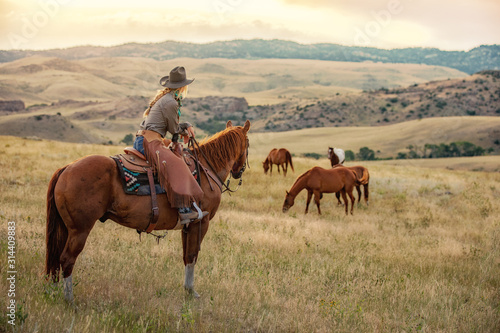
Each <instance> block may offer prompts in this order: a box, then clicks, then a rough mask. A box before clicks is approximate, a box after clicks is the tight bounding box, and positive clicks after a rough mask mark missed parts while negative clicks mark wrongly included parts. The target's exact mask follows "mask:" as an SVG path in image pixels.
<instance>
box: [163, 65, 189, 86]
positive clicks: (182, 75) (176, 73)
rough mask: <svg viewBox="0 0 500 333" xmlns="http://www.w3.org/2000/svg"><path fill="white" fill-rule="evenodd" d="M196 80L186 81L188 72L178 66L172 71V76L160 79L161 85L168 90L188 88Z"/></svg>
mask: <svg viewBox="0 0 500 333" xmlns="http://www.w3.org/2000/svg"><path fill="white" fill-rule="evenodd" d="M193 81H194V79H189V80H188V79H186V70H185V69H184V67H182V66H177V67H175V68H174V69H172V70H171V71H170V75H168V76H164V77H162V78H161V79H160V85H162V86H164V87H167V88H172V89H176V88H181V87H184V86H187V85H188V84H190V83H191V82H193Z"/></svg>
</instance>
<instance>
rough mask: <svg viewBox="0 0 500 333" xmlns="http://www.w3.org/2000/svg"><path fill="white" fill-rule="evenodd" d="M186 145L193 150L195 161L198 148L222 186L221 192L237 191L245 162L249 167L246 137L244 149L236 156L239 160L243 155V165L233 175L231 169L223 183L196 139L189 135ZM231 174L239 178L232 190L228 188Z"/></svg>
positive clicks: (244, 168) (241, 180)
mask: <svg viewBox="0 0 500 333" xmlns="http://www.w3.org/2000/svg"><path fill="white" fill-rule="evenodd" d="M188 146H191V147H193V151H194V154H195V158H196V161H197V162H198V161H199V159H198V154H197V153H196V151H197V150H198V151H199V152H201V154H202V155H203V158H204V159H205V161H206V162H207V164H208V166H209V167H210V169H212V172H213V173H214V175H215V177H217V179H218V180H219V182H220V183H221V184H222V186H223V187H224V189H223V190H222V188H221V191H222V193H224V192H229V194H231V193H233V192H236V191H238V189H239V188H240V186H241V184H242V183H243V178H242V176H243V172H245V170H246V167H247V164H248V168H250V164H249V163H248V147H249V146H250V143H249V141H248V138H247V139H246V144H245V150H244V151H243V152H242V153H241V155H240V157H238V161H239V160H241V159H242V158H243V156H244V155H245V163H244V164H243V166H242V167H241V169H240V170H239V171H238V173H237V174H236V175H233V172H232V171H230V172H229V178H228V180H227V182H226V183H224V181H223V180H222V179H220V177H219V175H218V174H217V172H216V171H215V168H214V167H213V166H212V164H211V163H210V161H209V159H208V158H207V157H206V156H205V153H204V152H203V150H201V149H200V145H199V144H198V141H196V139H195V138H194V137H190V138H189V143H188ZM194 148H196V149H194ZM196 167H197V168H198V164H196ZM197 171H198V170H197ZM198 174H199V172H198ZM231 176H232V177H233V178H235V179H238V178H239V180H240V181H239V182H238V185H237V186H236V189H234V190H232V189H230V188H229V183H230V181H231Z"/></svg>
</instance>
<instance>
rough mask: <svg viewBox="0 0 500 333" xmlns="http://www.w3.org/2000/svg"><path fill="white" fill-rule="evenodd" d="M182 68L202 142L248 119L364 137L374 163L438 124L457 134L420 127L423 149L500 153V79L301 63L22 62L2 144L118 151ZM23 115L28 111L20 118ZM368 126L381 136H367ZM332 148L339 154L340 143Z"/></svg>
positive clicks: (9, 88) (0, 95)
mask: <svg viewBox="0 0 500 333" xmlns="http://www.w3.org/2000/svg"><path fill="white" fill-rule="evenodd" d="M177 64H183V65H185V66H186V67H187V68H188V69H189V70H188V74H190V73H192V74H191V75H189V76H192V77H195V78H196V80H195V82H194V83H193V84H192V85H191V86H190V92H189V98H188V99H187V100H186V101H185V102H184V105H183V109H182V112H183V118H184V119H185V120H187V121H191V122H193V123H194V124H195V125H196V127H197V133H198V134H199V135H200V136H204V135H206V134H210V133H213V132H215V131H218V130H220V129H221V128H223V126H224V125H225V122H226V121H227V120H228V119H231V120H233V121H234V122H235V123H238V122H241V121H242V120H244V119H250V120H251V121H252V124H253V125H252V132H254V133H256V132H287V133H288V132H290V131H293V130H299V129H308V128H309V129H311V130H312V129H313V128H327V129H328V130H330V131H331V132H335V133H337V132H338V131H344V130H347V131H348V132H349V133H348V135H347V136H348V137H351V138H362V140H361V141H360V142H359V144H355V145H354V146H353V149H352V150H356V149H359V147H358V146H367V144H366V141H367V140H368V142H370V143H371V142H374V144H370V145H368V146H369V147H370V148H372V149H376V150H379V151H380V154H378V156H381V157H384V156H386V157H388V156H395V155H396V153H394V154H393V152H397V151H398V150H401V149H404V148H405V147H406V146H407V145H409V144H415V143H416V142H415V141H419V140H417V139H414V138H413V137H411V136H410V137H402V136H401V135H399V134H398V135H394V137H393V139H395V140H397V141H400V142H397V145H395V146H393V145H389V146H387V144H383V143H382V141H383V140H382V138H383V137H384V135H383V134H384V133H386V132H388V131H389V129H390V128H393V127H391V126H392V125H396V124H401V126H402V125H403V124H406V122H408V121H412V120H419V119H422V120H426V119H427V118H435V119H436V122H435V123H433V124H437V125H434V126H433V128H434V131H435V133H440V134H441V133H447V134H446V135H448V133H449V132H454V133H453V135H450V137H449V139H450V140H445V139H446V138H441V137H439V138H438V137H436V135H431V134H430V133H429V132H426V128H423V129H421V131H417V132H418V133H420V132H422V133H427V134H425V135H424V137H426V138H431V139H432V141H430V142H424V143H437V144H439V143H442V142H450V141H454V140H452V139H455V141H456V140H458V139H461V140H467V141H471V142H474V143H475V144H478V145H480V146H482V147H484V148H493V149H494V150H495V151H498V150H499V149H498V148H499V147H498V144H497V143H496V142H498V140H499V139H500V138H499V134H498V131H495V130H493V129H492V128H491V127H490V124H497V123H496V121H497V120H498V119H500V117H496V116H498V115H499V114H500V112H499V110H500V103H499V97H500V78H499V72H497V71H485V72H481V73H477V74H474V75H472V76H468V75H467V74H465V73H463V72H459V71H457V70H454V69H450V68H446V67H437V66H427V65H415V64H383V63H371V62H366V63H346V62H331V61H321V60H297V59H293V60H292V59H285V60H277V59H260V60H245V59H192V58H183V59H174V60H165V61H156V60H153V59H148V58H138V57H132V58H88V59H82V60H65V59H60V58H54V57H51V58H47V57H31V58H23V59H19V60H16V61H13V62H9V63H4V64H0V88H1V89H0V99H1V100H4V101H5V100H7V101H13V102H12V103H4V105H7V107H6V109H5V110H0V134H2V135H16V136H27V137H31V136H36V137H39V138H45V139H54V140H61V141H71V142H90V143H106V144H109V143H119V142H120V141H121V140H122V139H124V137H125V136H126V135H128V134H132V133H134V132H135V131H136V130H137V127H138V124H139V123H140V121H141V118H142V113H143V110H144V109H145V108H146V106H147V104H148V102H149V100H150V98H151V97H152V95H153V94H154V92H155V90H156V89H157V88H158V87H159V85H158V84H157V81H158V79H159V77H160V76H162V75H164V74H165V73H166V71H168V70H169V69H170V68H172V67H174V66H175V65H177ZM15 101H17V102H15ZM23 103H24V104H23ZM22 105H26V108H25V109H19V107H22ZM14 106H15V107H14ZM457 116H460V117H461V118H456V119H461V121H463V122H464V123H467V124H468V126H469V127H468V128H470V129H468V130H467V131H462V130H461V131H460V132H456V128H457V127H456V126H455V125H453V126H451V127H450V123H449V122H448V121H449V120H447V118H445V117H457ZM477 116H489V117H491V118H492V120H491V121H485V120H484V119H487V118H482V117H477ZM417 123H418V124H422V123H421V122H417ZM409 124H414V122H410V123H409ZM426 124H429V123H426ZM454 124H455V123H454ZM382 125H391V126H382ZM372 126H378V127H380V128H379V129H373V130H374V131H375V132H374V133H375V134H373V135H372V136H367V135H368V134H367V133H370V131H371V130H372V129H371V127H372ZM454 126H455V127H454ZM473 129H475V130H473ZM321 130H323V129H321ZM474 131H475V132H474ZM455 132H456V133H455ZM316 133H318V135H321V134H319V133H321V131H320V130H319V129H318V131H312V132H311V134H310V135H312V136H313V137H314V136H316ZM478 133H481V134H478ZM297 135H298V134H297ZM417 137H418V136H417ZM366 138H370V139H366ZM434 139H435V140H437V141H434ZM438 139H439V140H438ZM272 141H273V140H272ZM329 142H332V143H331V145H335V143H334V142H337V139H336V138H334V139H332V140H330V141H329ZM354 142H357V141H354ZM363 142H365V144H363ZM329 144H330V143H329ZM313 146H314V145H313ZM372 146H373V147H372ZM266 147H267V146H266ZM323 150H324V147H323V148H320V149H317V151H318V152H323ZM315 151H316V149H315Z"/></svg>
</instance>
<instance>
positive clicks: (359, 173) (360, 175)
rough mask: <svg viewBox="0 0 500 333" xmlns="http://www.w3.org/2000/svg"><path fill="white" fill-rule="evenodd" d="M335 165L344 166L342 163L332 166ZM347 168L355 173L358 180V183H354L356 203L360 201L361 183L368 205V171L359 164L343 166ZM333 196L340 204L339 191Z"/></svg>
mask: <svg viewBox="0 0 500 333" xmlns="http://www.w3.org/2000/svg"><path fill="white" fill-rule="evenodd" d="M337 167H344V166H343V165H340V164H339V165H336V166H334V168H337ZM345 168H348V169H350V170H352V171H354V173H355V174H356V178H357V181H358V184H356V191H357V192H358V204H359V203H360V202H361V185H363V189H364V198H365V203H366V205H367V206H368V205H369V204H368V185H369V184H368V183H369V181H370V173H369V172H368V169H367V168H365V167H364V166H361V165H356V166H352V167H345ZM335 196H336V197H337V201H338V204H339V205H342V202H340V192H337V193H335Z"/></svg>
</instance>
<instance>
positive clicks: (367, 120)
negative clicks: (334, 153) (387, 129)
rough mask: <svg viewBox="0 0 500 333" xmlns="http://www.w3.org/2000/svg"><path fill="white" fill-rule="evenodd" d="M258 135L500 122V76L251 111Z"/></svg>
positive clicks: (487, 73) (492, 73)
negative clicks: (459, 120)
mask: <svg viewBox="0 0 500 333" xmlns="http://www.w3.org/2000/svg"><path fill="white" fill-rule="evenodd" d="M247 114H250V115H253V117H254V119H256V120H257V122H256V123H255V124H254V126H253V127H252V128H253V130H264V131H272V132H276V131H290V130H294V129H302V128H311V127H330V126H335V127H343V126H378V125H385V124H392V123H400V122H404V121H408V120H414V119H423V118H433V117H452V116H495V117H497V116H500V71H484V72H479V73H477V74H474V75H471V76H469V77H467V78H462V79H449V80H439V81H431V82H427V83H424V84H413V85H411V86H409V87H405V88H393V89H387V88H381V89H377V90H372V91H365V92H362V93H349V94H337V95H336V96H333V97H329V98H324V99H319V100H317V101H311V100H309V101H303V102H301V103H298V104H297V103H293V102H289V103H283V104H277V105H267V106H255V107H251V108H250V109H249V111H247Z"/></svg>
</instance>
